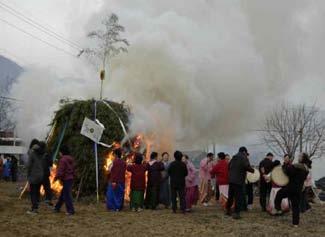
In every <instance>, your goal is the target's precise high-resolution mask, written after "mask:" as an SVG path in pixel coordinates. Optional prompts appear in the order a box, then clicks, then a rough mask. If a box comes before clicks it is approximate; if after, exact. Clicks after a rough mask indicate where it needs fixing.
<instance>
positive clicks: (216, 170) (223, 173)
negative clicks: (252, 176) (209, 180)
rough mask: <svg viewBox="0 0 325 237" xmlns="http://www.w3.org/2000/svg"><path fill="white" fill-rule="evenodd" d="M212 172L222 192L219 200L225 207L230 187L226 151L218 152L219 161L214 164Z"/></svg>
mask: <svg viewBox="0 0 325 237" xmlns="http://www.w3.org/2000/svg"><path fill="white" fill-rule="evenodd" d="M210 174H211V177H216V185H218V188H219V192H220V198H219V202H220V204H221V205H222V206H223V207H224V208H225V207H226V203H227V199H228V189H229V175H228V160H226V154H225V153H223V152H220V153H218V162H217V164H215V165H214V166H213V168H212V170H211V172H210Z"/></svg>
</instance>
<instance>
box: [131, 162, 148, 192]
mask: <svg viewBox="0 0 325 237" xmlns="http://www.w3.org/2000/svg"><path fill="white" fill-rule="evenodd" d="M127 171H129V172H130V173H131V189H132V190H137V191H142V190H145V189H146V171H147V165H146V164H133V165H129V166H128V167H127Z"/></svg>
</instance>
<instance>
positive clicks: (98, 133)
mask: <svg viewBox="0 0 325 237" xmlns="http://www.w3.org/2000/svg"><path fill="white" fill-rule="evenodd" d="M104 129H105V128H104V126H103V125H102V124H101V123H99V124H97V123H96V122H94V121H93V120H91V119H89V118H87V117H85V119H84V122H83V124H82V128H81V131H80V134H81V135H84V136H86V137H88V138H89V139H91V140H92V141H94V142H96V143H99V141H100V139H101V137H102V134H103V131H104Z"/></svg>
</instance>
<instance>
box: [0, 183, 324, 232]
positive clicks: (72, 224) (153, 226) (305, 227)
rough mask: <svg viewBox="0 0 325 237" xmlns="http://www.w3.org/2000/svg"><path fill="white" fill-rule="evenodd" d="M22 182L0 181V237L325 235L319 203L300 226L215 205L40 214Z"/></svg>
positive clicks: (88, 208) (86, 207)
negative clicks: (238, 215)
mask: <svg viewBox="0 0 325 237" xmlns="http://www.w3.org/2000/svg"><path fill="white" fill-rule="evenodd" d="M18 193H19V190H18V186H17V185H16V184H11V183H3V182H1V183H0V213H1V215H0V228H1V230H0V236H6V237H7V236H8V237H9V236H128V237H132V236H137V237H140V236H141V237H142V236H169V237H172V236H245V237H248V236H265V237H266V236H325V207H324V206H318V205H315V206H314V207H313V210H312V211H311V212H309V213H306V214H304V215H302V218H301V219H302V220H301V226H300V227H299V228H297V229H295V228H292V227H291V226H290V223H291V216H290V215H286V216H283V217H271V216H269V215H267V214H265V213H261V212H260V211H259V209H258V207H256V208H255V210H253V211H251V212H248V213H243V214H242V217H243V218H242V219H241V220H238V221H235V220H232V219H231V218H227V217H224V215H223V212H222V210H220V209H219V208H216V207H209V208H203V207H197V208H196V209H195V212H193V213H191V214H188V215H185V216H184V215H182V214H176V215H175V214H172V213H171V211H170V210H158V211H144V212H142V213H133V212H130V211H129V210H126V211H123V212H120V213H112V212H107V211H106V210H105V207H104V204H100V205H86V204H84V203H76V204H75V206H76V211H77V214H76V215H75V216H72V217H67V216H65V215H64V212H63V213H60V214H53V213H52V212H51V210H50V209H48V208H47V207H46V206H45V205H42V206H41V208H40V214H39V215H37V216H28V215H27V214H25V212H26V210H28V208H29V205H30V204H29V201H28V199H25V200H18V199H17V197H18Z"/></svg>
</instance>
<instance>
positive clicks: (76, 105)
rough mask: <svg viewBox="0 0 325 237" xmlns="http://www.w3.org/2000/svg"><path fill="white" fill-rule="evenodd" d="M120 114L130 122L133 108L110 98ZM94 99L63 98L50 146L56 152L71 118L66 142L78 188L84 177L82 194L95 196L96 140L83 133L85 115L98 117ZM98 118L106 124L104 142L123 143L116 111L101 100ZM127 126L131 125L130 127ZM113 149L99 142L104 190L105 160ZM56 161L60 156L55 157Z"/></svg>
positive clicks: (124, 119)
mask: <svg viewBox="0 0 325 237" xmlns="http://www.w3.org/2000/svg"><path fill="white" fill-rule="evenodd" d="M106 102H107V103H109V104H110V106H111V107H112V108H113V109H114V111H115V112H116V113H117V114H118V116H119V117H120V119H121V120H122V121H123V123H124V125H125V126H127V124H128V116H129V110H128V108H126V107H125V106H124V105H123V104H119V103H115V102H112V101H106ZM94 103H95V101H94V100H86V101H84V100H61V105H60V109H59V110H58V111H56V112H55V116H54V119H53V121H52V126H53V125H55V128H54V132H53V135H52V136H51V138H50V139H49V142H48V144H49V149H50V150H51V151H52V152H54V150H55V148H56V146H57V145H56V144H57V143H58V140H59V136H60V133H61V131H62V128H63V127H64V125H65V123H66V121H68V124H67V128H66V130H65V134H64V138H63V141H62V144H65V145H68V146H69V148H70V150H71V153H72V155H73V157H74V159H75V163H76V171H77V174H76V179H75V182H74V190H75V191H76V190H77V189H78V185H79V184H80V181H81V180H82V189H81V194H82V195H92V194H94V193H95V191H96V172H95V152H94V142H92V141H91V140H90V139H89V138H87V137H84V136H83V135H81V134H80V131H81V127H82V123H83V120H84V118H85V117H88V118H90V119H93V118H94V108H95V107H94ZM96 118H97V119H98V120H99V121H100V122H101V123H102V124H103V125H104V126H105V130H104V132H103V135H102V139H101V142H103V143H106V144H112V143H113V142H116V141H117V142H120V141H121V140H122V139H123V137H124V133H123V130H122V127H121V125H120V123H119V120H118V118H117V116H116V114H115V113H114V112H113V111H112V110H110V109H109V108H108V107H107V106H106V105H105V104H103V103H101V102H97V116H96ZM126 129H127V127H126ZM108 152H109V149H108V148H106V147H103V146H101V145H98V159H99V180H100V190H102V191H103V190H104V189H105V185H106V177H104V172H103V168H102V167H103V162H104V161H105V157H106V155H107V154H108ZM54 159H55V160H57V159H58V157H55V158H54Z"/></svg>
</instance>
